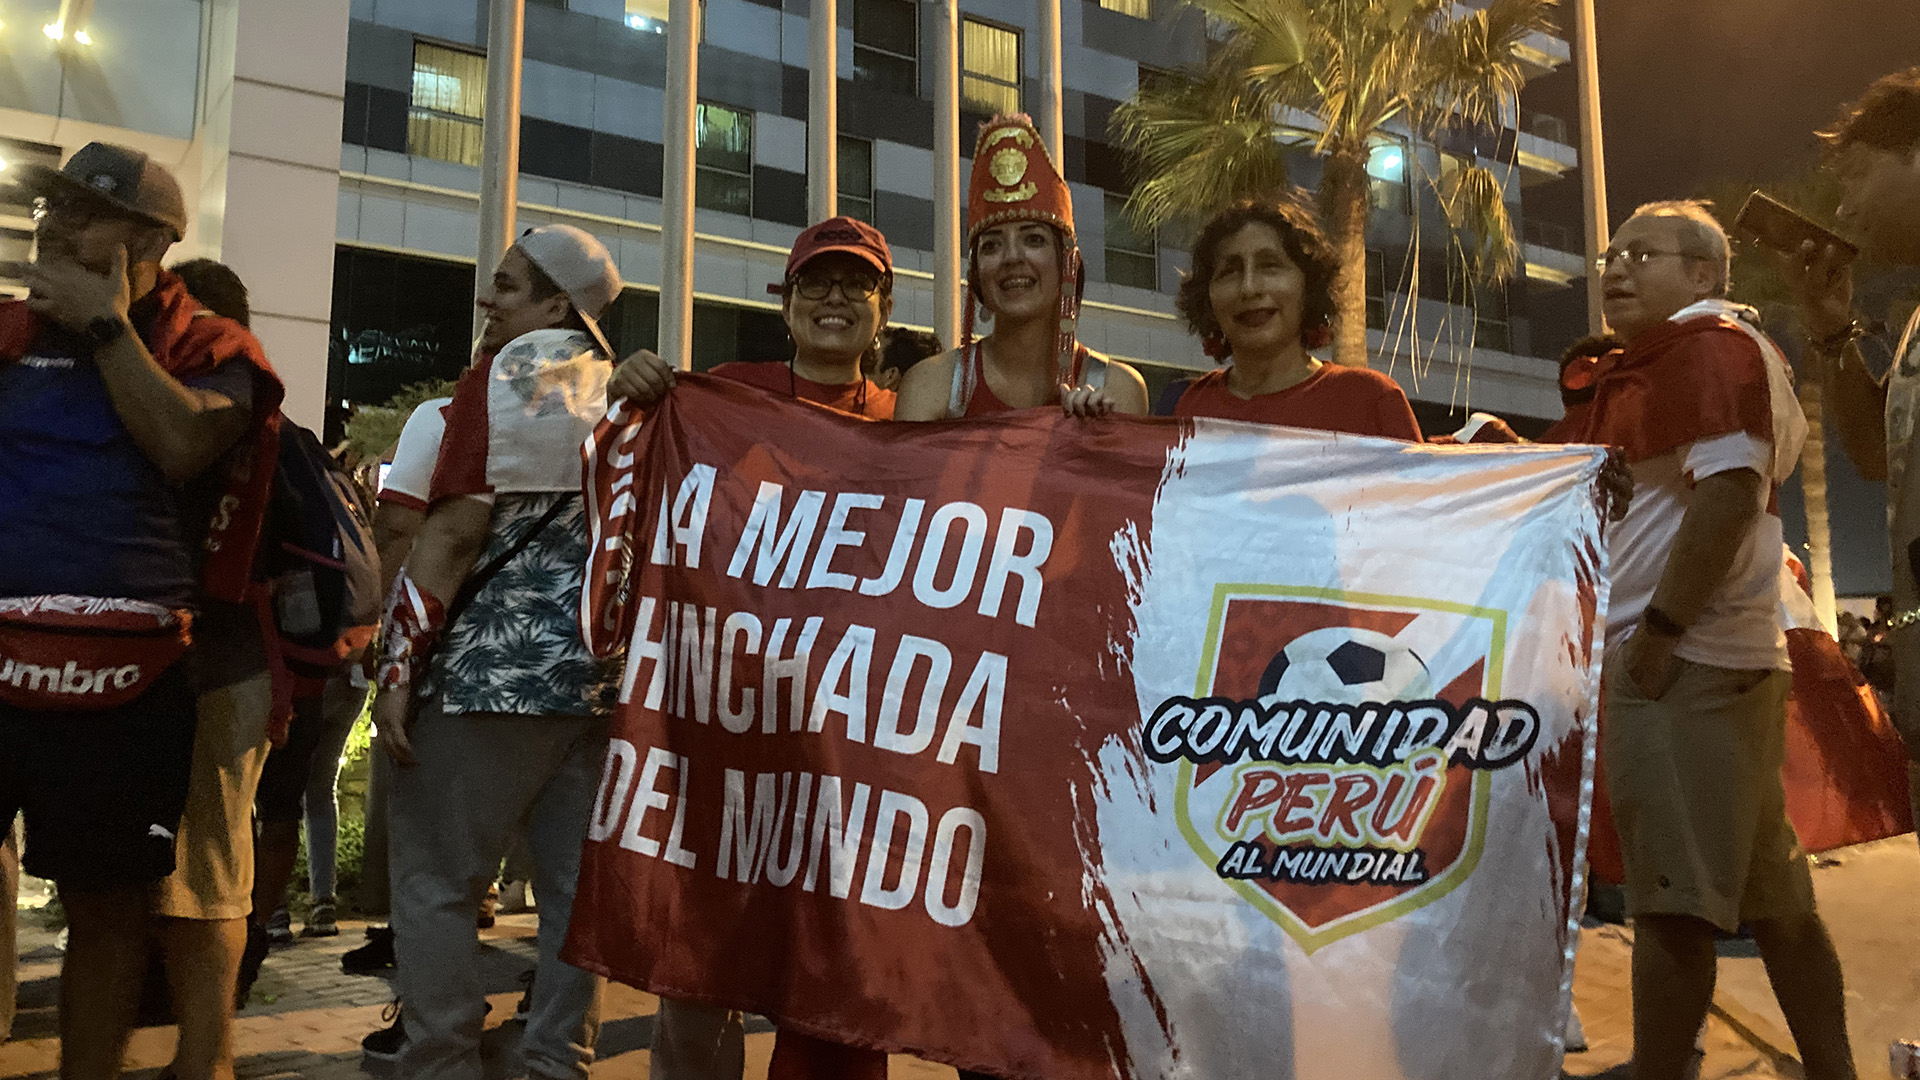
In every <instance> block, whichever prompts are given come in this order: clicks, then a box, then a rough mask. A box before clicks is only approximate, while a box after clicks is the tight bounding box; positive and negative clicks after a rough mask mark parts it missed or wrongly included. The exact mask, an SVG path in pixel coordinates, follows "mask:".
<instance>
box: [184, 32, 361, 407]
mask: <svg viewBox="0 0 1920 1080" xmlns="http://www.w3.org/2000/svg"><path fill="white" fill-rule="evenodd" d="M207 2H208V9H209V10H208V13H207V17H208V29H209V33H208V35H207V39H206V40H207V52H206V55H205V56H203V58H202V68H203V71H204V72H205V78H206V82H205V86H206V90H205V92H204V94H203V96H202V99H201V124H200V130H199V132H198V134H197V135H196V138H195V149H196V150H197V151H198V156H199V161H200V169H199V175H200V190H199V193H198V194H199V198H198V200H197V202H198V205H197V207H196V208H195V210H196V216H197V217H198V218H199V221H198V228H197V230H196V232H197V235H198V237H199V239H200V241H201V244H202V246H203V247H204V248H205V249H206V250H207V251H209V252H210V253H212V254H214V256H215V257H217V258H219V259H220V260H221V261H222V262H225V263H226V264H227V265H229V266H231V267H233V269H234V271H235V272H237V273H238V274H239V275H240V278H241V280H242V281H245V282H246V284H247V289H248V291H249V292H250V293H251V294H252V300H253V331H254V333H255V335H257V336H258V337H259V338H260V342H261V344H262V345H264V346H265V347H266V350H267V357H268V358H269V359H270V360H272V361H273V366H274V368H275V369H276V370H278V371H279V372H280V377H281V379H282V380H284V381H285V382H286V384H287V398H286V404H285V405H284V406H283V408H284V410H285V411H286V413H287V415H288V416H291V417H292V418H293V419H294V420H296V421H297V422H299V423H301V424H305V425H307V426H309V427H312V428H314V429H315V430H318V429H319V428H320V426H321V423H322V421H323V418H324V416H325V404H326V387H327V344H328V337H329V334H330V330H331V325H332V312H333V249H334V222H335V217H336V215H337V212H338V208H339V198H340V118H341V109H342V99H343V97H344V95H345V92H346V76H347V20H348V12H349V10H350V0H244V3H243V2H242V0H207ZM189 200H190V201H194V200H193V193H192V192H189Z"/></svg>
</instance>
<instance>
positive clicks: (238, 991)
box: [233, 920, 272, 1012]
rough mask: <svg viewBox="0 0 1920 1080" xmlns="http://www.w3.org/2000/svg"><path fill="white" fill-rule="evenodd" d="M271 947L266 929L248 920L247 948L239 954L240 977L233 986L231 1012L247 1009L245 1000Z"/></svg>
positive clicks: (258, 976) (251, 990)
mask: <svg viewBox="0 0 1920 1080" xmlns="http://www.w3.org/2000/svg"><path fill="white" fill-rule="evenodd" d="M271 947H272V941H271V939H270V938H269V936H268V931H267V928H266V927H264V926H261V925H260V924H258V923H256V922H253V921H252V920H248V922H247V947H246V949H245V951H243V952H241V954H240V975H239V977H238V978H237V979H235V980H234V984H233V1011H234V1012H239V1011H240V1010H241V1009H244V1008H246V1007H247V998H248V997H249V996H250V995H251V994H252V993H253V984H254V981H255V980H257V979H259V978H260V965H261V964H263V963H265V962H266V960H267V950H268V949H269V948H271Z"/></svg>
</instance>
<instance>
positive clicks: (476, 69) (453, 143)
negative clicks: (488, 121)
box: [407, 41, 487, 165]
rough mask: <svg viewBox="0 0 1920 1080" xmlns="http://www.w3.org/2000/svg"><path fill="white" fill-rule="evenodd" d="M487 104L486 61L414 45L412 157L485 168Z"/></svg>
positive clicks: (410, 117) (436, 47)
mask: <svg viewBox="0 0 1920 1080" xmlns="http://www.w3.org/2000/svg"><path fill="white" fill-rule="evenodd" d="M486 105H487V58H486V57H485V56H483V55H481V54H479V53H470V52H463V51H461V50H459V49H449V48H446V47H445V46H442V45H429V44H427V43H426V42H424V41H416V42H414V45H413V102H412V107H411V108H410V109H409V110H408V112H407V153H409V154H418V155H420V156H422V157H431V158H439V159H440V160H441V161H455V162H459V163H460V164H462V165H478V164H480V146H481V141H482V136H481V121H482V120H483V119H484V118H485V116H486Z"/></svg>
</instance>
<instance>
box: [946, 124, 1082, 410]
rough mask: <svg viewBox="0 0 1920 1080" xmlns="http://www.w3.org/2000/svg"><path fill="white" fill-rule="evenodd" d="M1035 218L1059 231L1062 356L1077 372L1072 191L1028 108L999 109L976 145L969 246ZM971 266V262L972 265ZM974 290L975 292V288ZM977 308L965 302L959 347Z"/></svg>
mask: <svg viewBox="0 0 1920 1080" xmlns="http://www.w3.org/2000/svg"><path fill="white" fill-rule="evenodd" d="M1022 221H1036V222H1039V223H1041V224H1043V225H1051V226H1053V227H1054V228H1056V229H1058V230H1060V235H1061V239H1062V240H1063V241H1064V243H1063V244H1062V245H1061V246H1062V258H1061V265H1060V333H1059V341H1058V346H1059V348H1058V351H1059V361H1060V368H1061V370H1062V371H1072V372H1075V373H1077V372H1078V371H1079V365H1078V364H1077V363H1076V361H1077V360H1078V355H1077V353H1078V345H1077V343H1076V342H1075V340H1074V328H1075V325H1076V324H1077V323H1078V321H1079V318H1080V283H1081V263H1080V248H1079V245H1078V243H1077V242H1076V241H1075V239H1074V232H1073V193H1072V192H1071V191H1069V190H1068V188H1067V181H1066V179H1065V178H1063V177H1062V176H1061V175H1060V170H1059V169H1057V168H1055V167H1054V164H1053V158H1052V157H1051V156H1050V155H1049V154H1048V153H1047V144H1046V143H1044V142H1042V141H1041V139H1040V132H1039V131H1037V130H1036V129H1035V128H1034V126H1033V120H1032V119H1031V118H1030V117H1028V116H1027V115H1026V114H1025V113H1012V114H1001V115H998V116H995V117H994V118H993V119H991V120H989V121H987V122H986V123H985V124H983V125H981V127H980V138H979V139H978V140H977V141H976V142H975V143H974V145H973V178H972V181H971V183H970V184H969V185H968V188H967V249H968V250H969V251H971V250H972V249H973V245H974V242H975V241H976V240H978V239H979V237H980V234H981V233H982V232H984V231H985V230H987V229H990V228H992V227H994V226H996V225H1005V224H1007V223H1009V222H1022ZM969 265H971V264H969ZM976 295H978V294H977V292H976ZM973 309H974V305H973V304H972V303H971V302H970V303H968V304H967V308H966V317H965V318H964V320H963V328H962V338H961V342H960V347H961V349H962V350H965V349H966V347H967V346H968V345H970V344H971V343H972V341H973Z"/></svg>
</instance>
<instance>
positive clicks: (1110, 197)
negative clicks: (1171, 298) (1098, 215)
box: [1106, 192, 1160, 289]
mask: <svg viewBox="0 0 1920 1080" xmlns="http://www.w3.org/2000/svg"><path fill="white" fill-rule="evenodd" d="M1106 204H1107V220H1106V226H1107V280H1108V281H1111V282H1113V283H1114V284H1115V285H1131V286H1133V287H1134V288H1136V289H1157V288H1159V287H1160V260H1159V258H1158V256H1157V254H1156V248H1157V244H1156V242H1155V237H1154V234H1153V233H1151V232H1147V233H1143V232H1141V231H1139V230H1138V229H1135V228H1134V227H1133V223H1132V222H1130V221H1128V220H1127V200H1126V199H1125V198H1124V197H1122V196H1119V195H1115V194H1113V193H1112V192H1108V193H1107V197H1106Z"/></svg>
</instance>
